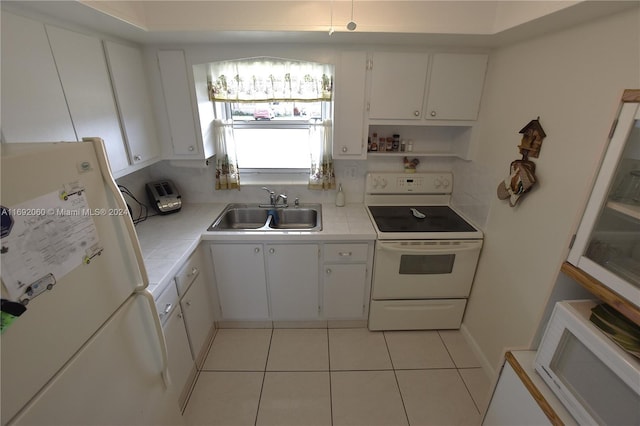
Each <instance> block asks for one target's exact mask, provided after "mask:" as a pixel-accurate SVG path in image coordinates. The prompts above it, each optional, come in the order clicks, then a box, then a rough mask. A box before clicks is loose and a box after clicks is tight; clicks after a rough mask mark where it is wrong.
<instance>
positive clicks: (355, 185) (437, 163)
mask: <svg viewBox="0 0 640 426" xmlns="http://www.w3.org/2000/svg"><path fill="white" fill-rule="evenodd" d="M334 165H335V169H336V182H337V183H341V184H342V188H343V190H344V192H345V194H346V202H347V203H362V202H363V200H364V186H365V176H366V174H367V172H370V171H376V172H399V171H402V170H403V163H402V158H401V157H393V158H379V157H376V158H371V159H368V160H366V161H356V160H335V161H334ZM432 171H433V172H438V171H451V172H453V174H454V193H453V197H452V204H453V205H454V206H455V207H457V208H458V209H460V210H461V211H462V212H463V213H464V214H465V215H466V216H467V217H468V218H469V219H471V220H472V221H473V222H474V223H475V224H476V225H478V226H480V227H481V228H482V227H483V226H484V225H485V222H486V218H487V215H488V212H489V205H490V200H491V198H490V197H492V196H493V193H494V192H495V188H493V182H491V181H490V179H489V178H488V176H489V175H488V173H486V171H484V170H482V169H481V168H480V167H479V166H477V164H476V163H474V162H469V161H463V160H457V159H450V158H433V157H429V158H422V159H421V163H420V164H419V165H418V172H432ZM214 178H215V169H214V166H213V165H210V166H205V165H204V163H201V164H198V166H197V167H183V166H177V165H175V164H173V163H172V162H170V161H160V162H158V163H155V164H153V165H151V166H149V167H147V168H145V169H142V170H139V171H137V172H134V173H132V174H130V175H127V176H124V177H122V178H120V179H118V180H117V183H118V184H120V185H123V186H126V187H127V188H128V189H129V190H130V191H131V192H132V193H133V194H134V195H135V196H136V198H138V199H139V200H140V201H141V202H144V203H146V202H147V198H146V193H145V189H144V184H145V183H147V182H150V181H153V180H158V179H171V180H172V181H173V182H174V183H175V184H176V186H177V187H178V190H179V191H180V194H181V195H182V199H183V201H184V202H186V203H255V202H263V201H265V200H267V194H266V193H265V191H264V190H263V189H262V187H263V186H268V187H269V188H270V189H272V190H273V191H275V192H276V193H277V194H286V195H287V196H288V198H289V201H290V202H293V200H295V199H296V198H299V199H300V202H301V203H333V202H334V201H335V195H336V191H335V190H331V191H316V190H309V189H308V188H307V186H306V184H304V183H300V184H293V183H291V184H286V183H283V184H257V183H256V184H246V183H243V184H242V188H241V189H240V190H239V191H236V190H230V191H216V190H215V189H214ZM241 182H242V177H241Z"/></svg>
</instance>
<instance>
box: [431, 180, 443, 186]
mask: <svg viewBox="0 0 640 426" xmlns="http://www.w3.org/2000/svg"><path fill="white" fill-rule="evenodd" d="M433 184H434V186H435V187H436V188H440V187H441V186H442V180H441V179H440V178H436V180H434V181H433Z"/></svg>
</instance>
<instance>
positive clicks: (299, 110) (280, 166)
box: [209, 58, 333, 173]
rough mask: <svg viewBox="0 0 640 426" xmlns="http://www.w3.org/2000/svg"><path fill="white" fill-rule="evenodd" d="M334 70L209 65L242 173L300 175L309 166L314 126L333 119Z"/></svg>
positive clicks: (270, 61)
mask: <svg viewBox="0 0 640 426" xmlns="http://www.w3.org/2000/svg"><path fill="white" fill-rule="evenodd" d="M332 75H333V67H332V66H330V65H324V64H317V63H311V62H301V61H289V60H280V59H274V58H252V59H247V60H239V61H227V62H218V63H213V64H210V65H209V92H210V98H211V99H212V101H213V104H214V111H215V115H216V117H217V118H220V119H222V120H224V121H226V122H229V121H232V122H233V133H234V138H235V145H236V156H237V162H238V168H239V169H240V170H241V171H243V172H267V173H268V172H274V171H277V172H304V173H308V171H309V168H310V166H311V161H312V160H311V155H310V153H311V152H312V147H311V146H310V144H311V143H312V141H310V137H309V135H310V133H312V130H313V129H312V127H313V126H317V125H321V124H322V123H323V122H324V121H325V120H330V119H331V117H332V114H333V103H332V86H333V77H332Z"/></svg>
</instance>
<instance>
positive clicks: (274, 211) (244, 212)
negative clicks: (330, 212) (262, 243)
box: [207, 204, 322, 232]
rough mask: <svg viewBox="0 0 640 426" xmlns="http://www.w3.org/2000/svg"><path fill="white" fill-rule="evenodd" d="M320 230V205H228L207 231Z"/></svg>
mask: <svg viewBox="0 0 640 426" xmlns="http://www.w3.org/2000/svg"><path fill="white" fill-rule="evenodd" d="M321 230H322V205H321V204H300V205H298V206H288V207H284V206H275V207H274V206H265V205H262V204H228V205H227V206H226V207H225V209H224V210H223V211H222V213H220V215H219V216H218V217H217V218H216V220H215V221H214V222H213V223H212V224H211V226H209V228H208V229H207V231H225V232H229V231H239V232H241V231H271V232H274V231H312V232H318V231H321Z"/></svg>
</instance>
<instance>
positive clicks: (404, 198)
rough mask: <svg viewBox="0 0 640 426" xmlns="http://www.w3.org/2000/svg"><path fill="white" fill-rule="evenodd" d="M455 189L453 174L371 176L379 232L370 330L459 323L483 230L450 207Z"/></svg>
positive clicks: (369, 201) (368, 199)
mask: <svg viewBox="0 0 640 426" xmlns="http://www.w3.org/2000/svg"><path fill="white" fill-rule="evenodd" d="M452 190H453V175H452V174H451V173H449V172H444V173H369V174H368V175H367V179H366V185H365V205H366V207H367V212H368V214H369V216H370V217H371V221H372V222H373V225H374V227H375V229H376V233H377V235H378V238H377V241H376V249H375V258H374V270H373V288H372V293H371V294H372V297H371V298H372V300H371V308H370V310H369V329H371V330H427V329H457V328H459V327H460V324H461V322H462V317H463V315H464V310H465V307H466V303H467V298H468V297H469V293H470V291H471V285H472V283H473V277H474V275H475V270H476V266H477V264H478V258H479V256H480V250H481V248H482V238H483V234H482V231H480V230H479V229H478V228H477V227H475V226H474V225H472V224H471V222H470V221H469V220H468V219H466V218H465V217H463V215H462V214H461V213H460V212H458V211H456V210H455V209H454V208H453V207H451V206H450V205H449V203H450V200H451V193H452Z"/></svg>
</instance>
